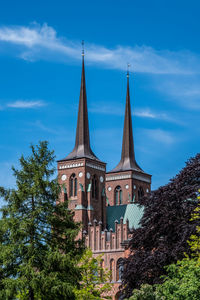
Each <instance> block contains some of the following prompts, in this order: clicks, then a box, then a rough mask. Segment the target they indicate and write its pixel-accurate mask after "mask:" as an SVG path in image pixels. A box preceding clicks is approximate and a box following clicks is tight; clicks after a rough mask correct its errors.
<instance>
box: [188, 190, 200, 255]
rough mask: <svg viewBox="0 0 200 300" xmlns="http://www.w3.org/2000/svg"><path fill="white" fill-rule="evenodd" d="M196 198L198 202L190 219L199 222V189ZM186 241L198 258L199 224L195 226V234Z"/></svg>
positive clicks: (199, 246)
mask: <svg viewBox="0 0 200 300" xmlns="http://www.w3.org/2000/svg"><path fill="white" fill-rule="evenodd" d="M197 198H198V200H199V203H198V206H197V207H196V209H195V210H194V213H193V214H192V218H191V221H197V222H198V223H200V190H199V195H198V197H197ZM188 243H189V245H190V248H191V250H192V252H193V256H194V257H197V258H199V259H200V224H199V225H197V226H196V234H192V235H191V237H190V241H189V242H188Z"/></svg>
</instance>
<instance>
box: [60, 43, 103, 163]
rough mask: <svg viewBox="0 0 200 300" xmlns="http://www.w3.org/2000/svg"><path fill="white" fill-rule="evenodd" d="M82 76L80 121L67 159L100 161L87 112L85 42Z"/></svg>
mask: <svg viewBox="0 0 200 300" xmlns="http://www.w3.org/2000/svg"><path fill="white" fill-rule="evenodd" d="M82 46H83V48H82V74H81V89H80V97H79V110H78V121H77V128H76V141H75V147H74V149H73V151H72V152H71V153H70V154H69V155H68V156H67V157H66V158H65V160H68V159H76V158H82V157H87V158H90V159H95V160H99V159H98V158H97V157H96V156H95V155H94V153H93V152H92V150H91V148H90V135H89V122H88V111H87V96H86V84H85V66H84V55H85V54H84V42H82Z"/></svg>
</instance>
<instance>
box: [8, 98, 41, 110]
mask: <svg viewBox="0 0 200 300" xmlns="http://www.w3.org/2000/svg"><path fill="white" fill-rule="evenodd" d="M45 105H46V104H45V103H44V101H41V100H37V101H28V100H26V101H25V100H18V101H15V102H11V103H8V104H7V107H12V108H22V109H23V108H38V107H41V106H45Z"/></svg>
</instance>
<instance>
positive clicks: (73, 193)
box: [69, 173, 77, 197]
mask: <svg viewBox="0 0 200 300" xmlns="http://www.w3.org/2000/svg"><path fill="white" fill-rule="evenodd" d="M69 183H70V197H76V196H77V178H76V175H75V174H74V173H73V174H72V175H71V176H70V179H69Z"/></svg>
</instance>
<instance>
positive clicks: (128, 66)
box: [126, 63, 131, 78]
mask: <svg viewBox="0 0 200 300" xmlns="http://www.w3.org/2000/svg"><path fill="white" fill-rule="evenodd" d="M130 66H131V65H130V64H129V63H127V74H126V77H127V78H129V70H130Z"/></svg>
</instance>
